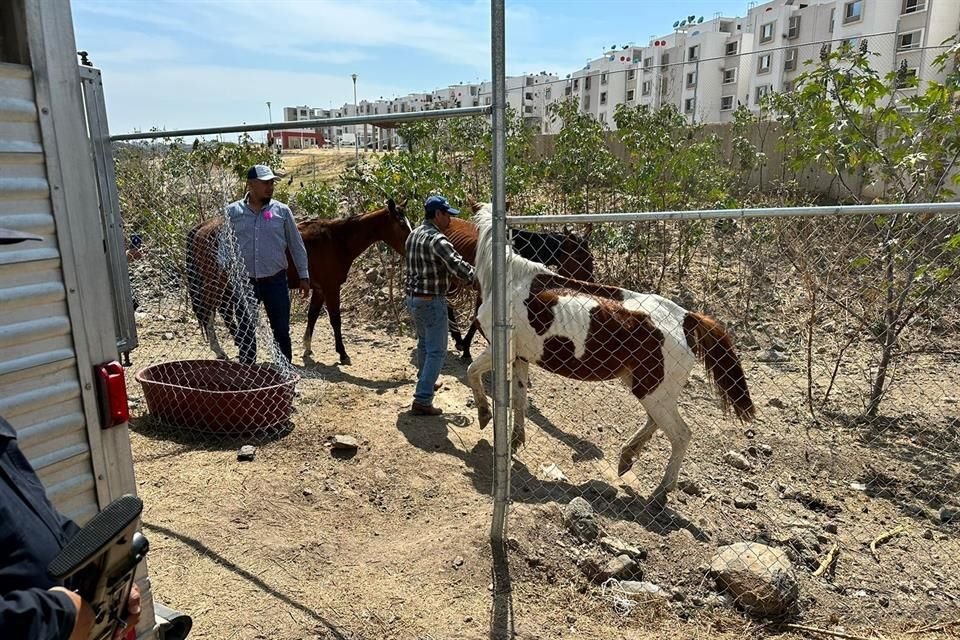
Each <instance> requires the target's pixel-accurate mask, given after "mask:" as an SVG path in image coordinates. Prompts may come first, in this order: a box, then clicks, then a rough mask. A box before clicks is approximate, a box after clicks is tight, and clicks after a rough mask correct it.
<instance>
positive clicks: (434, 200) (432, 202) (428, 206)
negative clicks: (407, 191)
mask: <svg viewBox="0 0 960 640" xmlns="http://www.w3.org/2000/svg"><path fill="white" fill-rule="evenodd" d="M423 209H424V211H426V212H427V213H431V214H432V213H436V212H437V211H443V212H444V213H449V214H450V215H452V216H458V215H460V209H454V208H453V207H451V206H450V203H449V202H447V199H446V198H444V197H443V196H430V197H429V198H427V201H426V202H424V203H423Z"/></svg>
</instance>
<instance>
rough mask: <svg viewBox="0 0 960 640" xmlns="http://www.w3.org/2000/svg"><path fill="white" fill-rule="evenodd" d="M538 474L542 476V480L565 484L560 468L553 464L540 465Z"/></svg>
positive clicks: (565, 478) (565, 480)
mask: <svg viewBox="0 0 960 640" xmlns="http://www.w3.org/2000/svg"><path fill="white" fill-rule="evenodd" d="M540 472H541V473H542V474H543V479H544V480H550V481H553V482H567V476H565V475H564V474H563V471H561V470H560V467H558V466H557V465H556V464H554V463H553V462H551V463H550V464H542V465H540Z"/></svg>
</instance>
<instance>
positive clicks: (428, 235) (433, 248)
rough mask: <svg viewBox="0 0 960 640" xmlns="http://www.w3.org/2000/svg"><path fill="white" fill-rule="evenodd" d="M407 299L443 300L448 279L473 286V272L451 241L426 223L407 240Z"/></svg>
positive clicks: (448, 286)
mask: <svg viewBox="0 0 960 640" xmlns="http://www.w3.org/2000/svg"><path fill="white" fill-rule="evenodd" d="M406 247H407V255H406V258H405V259H404V263H405V266H406V270H407V295H414V294H417V295H431V296H443V295H446V294H447V291H449V290H450V276H451V275H453V276H456V277H457V278H460V279H461V280H465V281H467V282H473V280H474V278H475V277H476V276H475V274H476V270H475V269H474V268H473V266H472V265H471V264H470V263H468V262H467V261H466V260H464V259H463V257H461V256H460V254H459V253H457V250H456V249H454V248H453V245H452V244H450V240H448V239H447V237H446V236H445V235H443V233H442V232H441V231H440V229H437V227H436V226H435V225H434V224H433V222H432V221H430V220H427V221H425V222H424V223H423V224H422V225H420V226H419V227H417V228H416V229H414V230H413V232H412V233H411V234H410V235H409V236H408V237H407V245H406Z"/></svg>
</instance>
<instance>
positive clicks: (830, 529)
mask: <svg viewBox="0 0 960 640" xmlns="http://www.w3.org/2000/svg"><path fill="white" fill-rule="evenodd" d="M823 530H824V531H826V532H827V533H832V534H834V535H836V534H837V532H838V531H839V529H837V524H836V523H835V522H828V523H827V524H825V525H823Z"/></svg>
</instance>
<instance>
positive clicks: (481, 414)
mask: <svg viewBox="0 0 960 640" xmlns="http://www.w3.org/2000/svg"><path fill="white" fill-rule="evenodd" d="M492 419H493V413H491V412H490V409H478V410H477V420H478V421H479V422H480V428H481V429H483V428H484V427H486V426H487V425H488V424H490V421H491V420H492Z"/></svg>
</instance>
